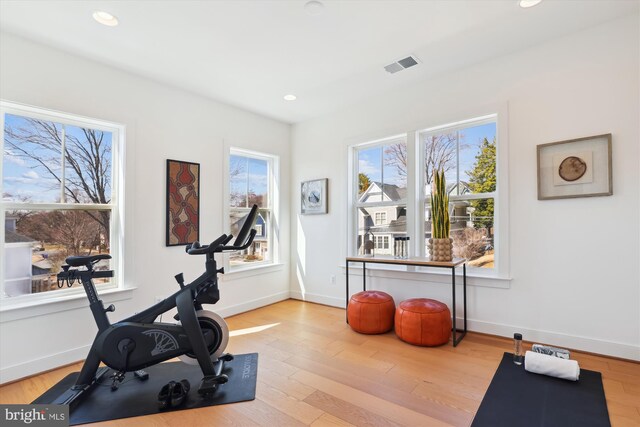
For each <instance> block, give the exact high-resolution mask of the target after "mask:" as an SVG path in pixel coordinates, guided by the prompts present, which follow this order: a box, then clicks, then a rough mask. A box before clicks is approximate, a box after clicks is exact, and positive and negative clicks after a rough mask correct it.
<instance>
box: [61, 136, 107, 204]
mask: <svg viewBox="0 0 640 427" xmlns="http://www.w3.org/2000/svg"><path fill="white" fill-rule="evenodd" d="M66 150H67V127H66V126H65V125H64V124H63V125H62V139H61V150H60V156H61V157H62V158H61V159H60V167H61V168H62V170H61V171H60V177H61V178H60V203H66V202H67V195H66V194H65V191H64V184H65V182H66V176H65V175H66V169H67V168H66V163H65V162H66V156H65V153H66ZM112 170H113V168H112Z"/></svg>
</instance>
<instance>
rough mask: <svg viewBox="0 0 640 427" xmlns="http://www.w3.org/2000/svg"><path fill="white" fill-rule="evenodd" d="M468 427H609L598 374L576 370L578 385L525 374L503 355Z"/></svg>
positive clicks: (511, 359) (511, 358)
mask: <svg viewBox="0 0 640 427" xmlns="http://www.w3.org/2000/svg"><path fill="white" fill-rule="evenodd" d="M471 426H472V427H501V426H509V427H512V426H519V427H547V426H548V427H555V426H580V427H605V426H606V427H610V426H611V423H610V422H609V411H608V410H607V401H606V400H605V397H604V389H603V387H602V374H600V372H595V371H588V370H586V369H581V370H580V379H579V380H578V381H567V380H561V379H559V378H553V377H549V376H546V375H538V374H533V373H531V372H527V371H525V369H524V364H523V365H520V366H518V365H516V364H515V363H513V355H512V354H511V353H505V354H504V356H502V362H500V366H498V370H497V371H496V373H495V375H494V376H493V380H491V384H490V385H489V389H488V390H487V394H485V395H484V398H483V399H482V403H481V404H480V408H479V409H478V413H477V414H476V417H475V418H474V420H473V423H472V424H471Z"/></svg>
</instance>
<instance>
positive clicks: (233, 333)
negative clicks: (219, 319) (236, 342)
mask: <svg viewBox="0 0 640 427" xmlns="http://www.w3.org/2000/svg"><path fill="white" fill-rule="evenodd" d="M279 324H280V323H271V324H269V325H261V326H254V327H253V328H244V329H237V330H235V331H230V332H229V336H230V337H237V336H240V335H248V334H255V333H256V332H262V331H266V330H267V329H270V328H273V327H275V326H278V325H279Z"/></svg>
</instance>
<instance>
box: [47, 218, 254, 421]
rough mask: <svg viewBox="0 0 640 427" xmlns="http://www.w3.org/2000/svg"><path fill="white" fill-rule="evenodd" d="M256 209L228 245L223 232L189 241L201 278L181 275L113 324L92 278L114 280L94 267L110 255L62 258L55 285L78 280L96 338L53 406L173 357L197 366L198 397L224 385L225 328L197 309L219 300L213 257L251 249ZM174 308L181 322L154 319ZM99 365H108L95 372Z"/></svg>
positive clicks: (227, 357)
mask: <svg viewBox="0 0 640 427" xmlns="http://www.w3.org/2000/svg"><path fill="white" fill-rule="evenodd" d="M257 210H258V207H257V206H256V205H254V206H253V208H252V209H251V211H250V212H249V214H248V216H247V219H246V220H245V222H244V224H243V226H242V229H241V230H240V232H239V233H238V236H237V238H236V240H235V241H234V243H233V244H232V245H229V246H227V244H228V243H229V242H230V241H231V239H232V238H233V235H226V234H223V235H221V236H220V237H218V238H217V239H216V240H214V241H213V242H211V244H209V245H200V243H198V242H194V243H192V244H191V245H188V246H187V247H186V252H187V253H188V254H189V255H205V267H206V269H205V272H204V273H203V274H202V275H201V276H200V277H198V278H197V279H195V280H194V281H193V282H191V283H189V284H187V285H185V284H184V277H183V274H182V273H180V274H177V275H176V276H175V278H176V281H177V282H178V284H179V285H180V290H179V291H178V292H176V293H175V294H173V295H171V296H170V297H168V298H166V299H165V300H163V301H160V302H158V303H157V304H155V305H153V306H152V307H149V308H147V309H146V310H144V311H142V312H140V313H137V314H134V315H133V316H130V317H128V318H126V319H123V320H121V321H119V322H117V323H113V324H111V323H110V322H109V319H108V318H107V313H108V312H113V311H115V306H114V305H113V304H111V305H109V307H107V308H105V307H104V305H103V304H102V301H101V300H100V299H98V294H97V292H96V288H95V286H94V284H93V279H94V278H104V277H113V271H100V270H96V269H94V266H95V264H96V263H98V262H99V261H101V260H105V259H110V258H111V256H110V255H108V254H99V255H93V256H72V257H69V258H67V259H66V262H67V265H65V266H63V271H62V272H60V273H59V274H58V283H59V286H60V283H65V282H66V283H67V284H69V283H73V282H74V281H75V280H80V281H81V282H82V286H83V287H84V290H85V292H86V294H87V297H88V298H89V303H90V304H89V308H90V309H91V312H92V314H93V317H94V318H95V321H96V324H97V325H98V334H97V335H96V338H95V339H94V341H93V344H92V345H91V349H90V350H89V355H88V356H87V359H86V360H85V362H84V365H83V366H82V369H81V371H80V375H79V377H78V379H77V381H76V383H75V385H74V386H72V387H71V388H69V389H67V390H66V391H65V392H63V393H62V394H61V395H60V396H58V398H57V399H55V401H54V402H52V403H55V404H64V405H69V406H70V408H73V407H74V406H75V405H77V404H78V403H79V402H80V400H81V397H82V396H83V395H85V394H87V393H88V392H89V390H90V389H91V388H92V387H94V385H96V384H97V383H98V382H100V381H101V379H102V378H103V377H105V376H106V374H107V372H108V371H109V368H111V369H112V370H113V371H114V374H113V376H112V380H113V383H112V390H116V389H117V387H118V384H119V383H121V382H122V381H123V379H124V375H125V373H126V372H135V371H139V370H141V369H143V368H146V367H148V366H151V365H155V364H157V363H160V362H163V361H165V360H168V359H172V358H174V357H180V359H181V360H182V361H184V362H187V363H191V364H195V363H197V364H198V365H200V369H201V370H202V374H203V378H202V382H201V383H200V387H199V389H198V392H199V393H200V394H202V395H210V394H212V393H213V392H215V391H216V388H217V387H218V386H219V385H220V384H224V383H226V382H227V381H228V377H227V376H226V375H225V374H224V373H222V371H223V369H224V363H225V362H229V361H231V360H233V356H232V355H230V354H226V353H224V350H225V348H226V346H227V342H228V340H229V330H228V327H227V324H226V322H225V321H224V319H223V318H222V317H220V316H219V315H218V314H216V313H214V312H212V311H207V310H203V307H202V305H203V304H215V303H216V302H218V300H219V299H220V293H219V290H218V273H220V274H224V269H223V268H220V269H218V268H217V266H216V260H215V257H214V254H216V253H220V252H228V251H239V250H244V249H246V248H248V247H249V246H250V245H251V243H252V242H253V239H254V237H255V235H256V230H255V229H252V227H253V224H254V222H255V219H256V216H257ZM78 267H85V268H86V269H84V270H81V269H78ZM174 308H177V309H178V314H177V315H176V316H175V317H174V318H175V320H177V321H179V322H180V323H178V324H174V323H161V322H156V321H155V320H156V318H158V316H161V315H162V314H163V313H166V312H167V311H169V310H172V309H174ZM194 361H195V362H194ZM101 362H102V363H104V364H105V365H107V367H101V368H99V365H100V363H101Z"/></svg>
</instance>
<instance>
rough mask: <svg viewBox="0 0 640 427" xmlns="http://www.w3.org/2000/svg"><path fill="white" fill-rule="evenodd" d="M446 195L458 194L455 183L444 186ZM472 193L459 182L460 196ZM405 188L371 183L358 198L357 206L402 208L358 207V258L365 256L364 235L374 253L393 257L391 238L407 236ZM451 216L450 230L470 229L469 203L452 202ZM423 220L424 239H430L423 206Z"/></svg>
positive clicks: (427, 215) (464, 184)
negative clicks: (392, 203) (384, 204)
mask: <svg viewBox="0 0 640 427" xmlns="http://www.w3.org/2000/svg"><path fill="white" fill-rule="evenodd" d="M447 190H448V192H449V194H457V193H458V184H451V185H449V186H447ZM469 193H471V191H470V189H469V185H468V184H467V183H466V182H463V181H461V182H460V193H459V194H460V195H463V194H469ZM406 195H407V189H406V188H401V187H398V186H397V185H393V184H384V185H383V184H382V183H380V182H372V183H371V185H369V188H367V189H366V190H365V191H364V193H362V195H361V196H360V199H359V202H360V203H367V202H372V203H389V202H396V203H398V204H400V203H402V204H403V205H401V206H398V205H389V206H371V207H363V208H360V212H361V213H362V215H360V216H359V217H358V218H359V219H358V230H360V232H359V235H358V242H357V244H358V248H360V255H363V254H364V245H363V244H362V239H363V236H364V235H365V234H367V232H368V233H369V234H370V235H372V237H371V238H372V239H373V243H374V245H373V247H374V254H376V255H393V239H394V237H401V236H406V234H407V233H406V231H407V217H406V207H405V206H404V203H406ZM452 205H453V206H452V211H451V212H450V214H451V230H458V229H463V228H466V227H473V223H472V222H471V216H470V214H471V213H472V211H473V208H472V207H471V206H470V204H469V202H468V201H455V202H452ZM426 209H427V212H426V219H427V220H426V221H425V227H424V229H425V238H426V239H428V238H429V237H431V209H430V208H429V206H427V207H426Z"/></svg>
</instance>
